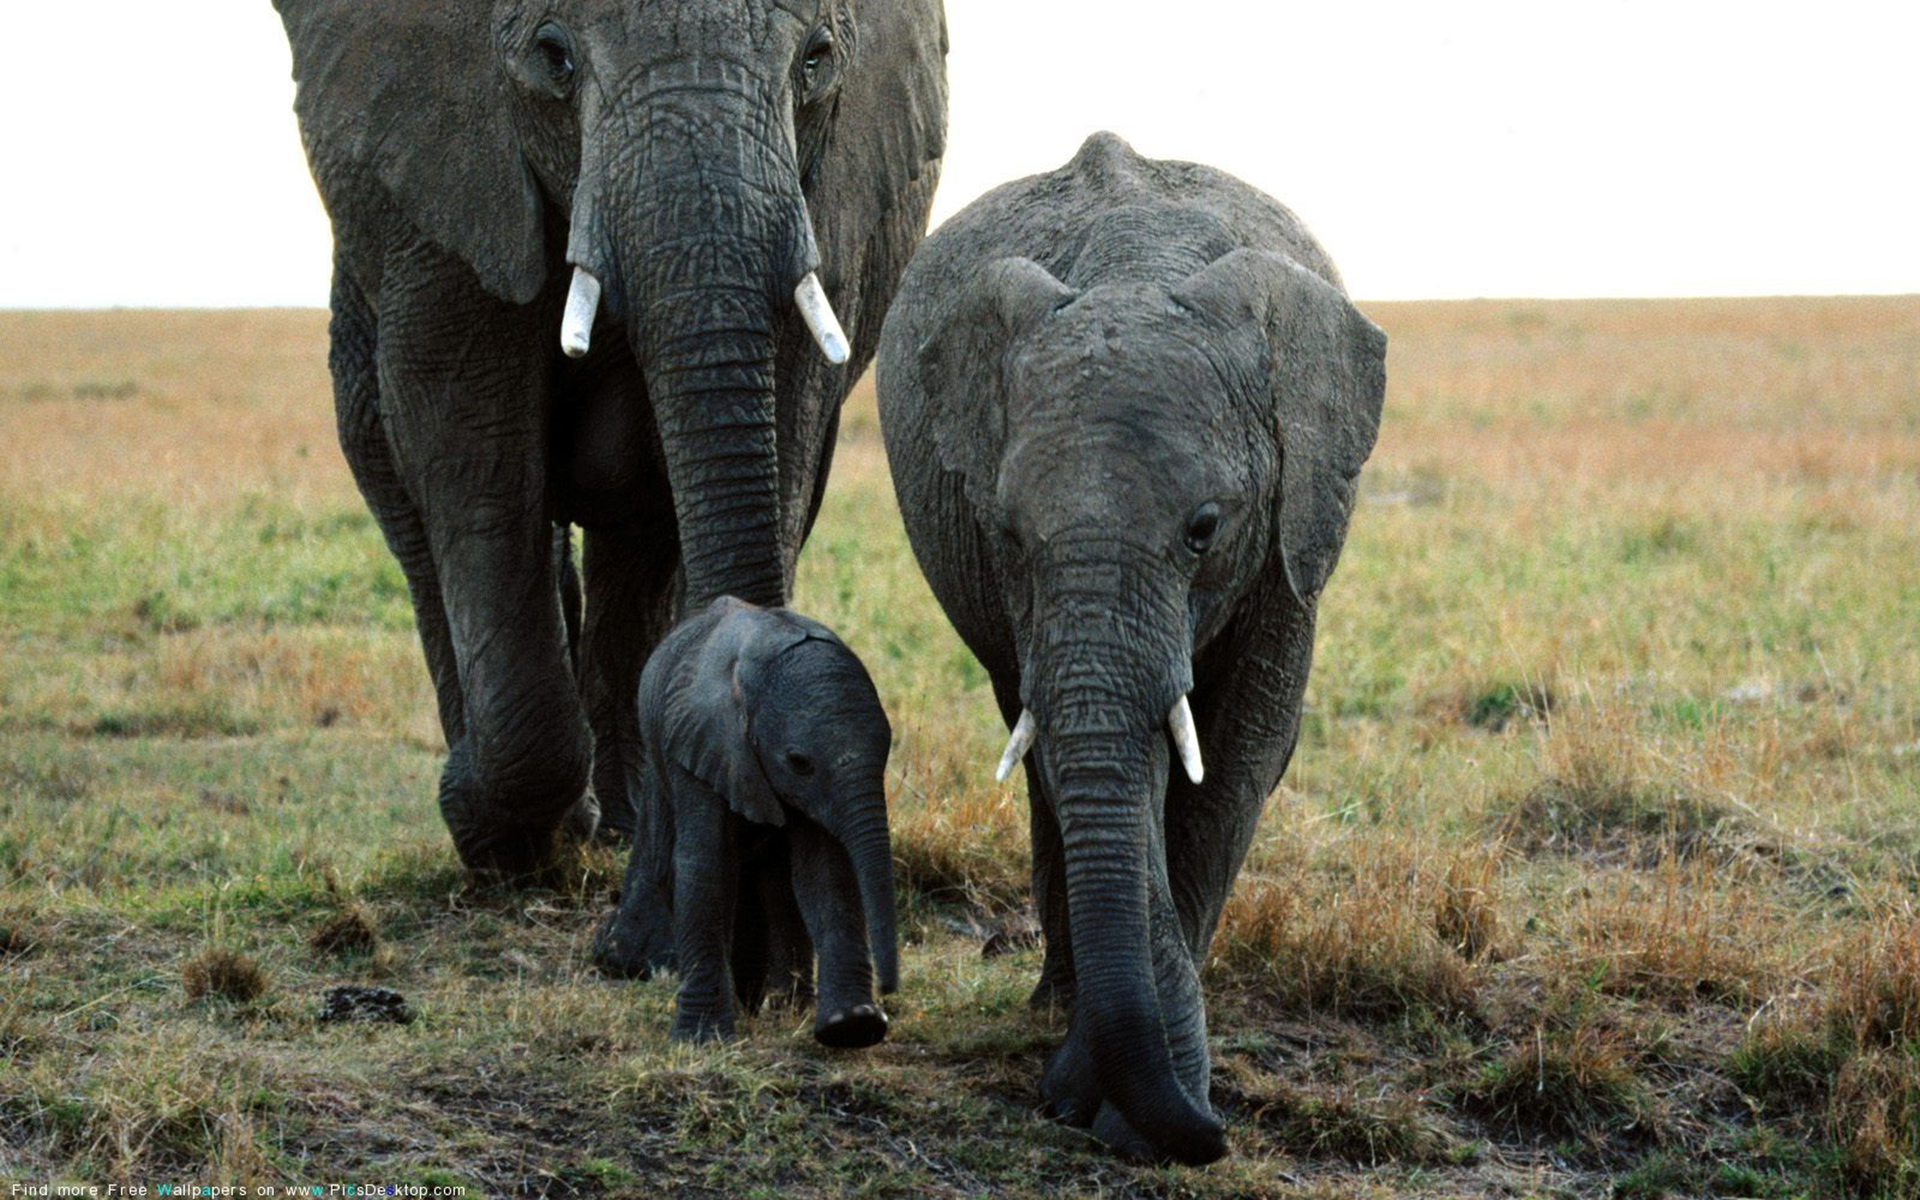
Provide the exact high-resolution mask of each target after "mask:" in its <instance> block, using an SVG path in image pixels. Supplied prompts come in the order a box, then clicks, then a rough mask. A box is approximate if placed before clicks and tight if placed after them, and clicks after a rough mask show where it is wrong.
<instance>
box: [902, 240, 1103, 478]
mask: <svg viewBox="0 0 1920 1200" xmlns="http://www.w3.org/2000/svg"><path fill="white" fill-rule="evenodd" d="M1076 294H1077V293H1075V292H1074V290H1073V289H1072V288H1070V287H1068V286H1067V285H1066V284H1064V283H1062V282H1060V281H1059V280H1058V279H1056V278H1054V277H1053V275H1052V274H1051V273H1050V272H1049V271H1048V270H1047V269H1046V268H1045V267H1043V266H1041V265H1040V264H1039V263H1037V262H1035V261H1034V260H1032V259H1030V258H1002V259H996V260H994V261H993V262H990V263H988V264H987V265H986V267H985V268H983V269H982V270H981V272H980V273H979V274H978V275H977V276H975V278H974V282H973V286H971V287H969V288H966V289H964V290H962V291H961V292H960V293H959V295H957V296H956V297H955V298H954V299H953V300H952V301H951V302H950V303H949V304H948V305H947V306H946V308H945V310H944V312H942V314H941V316H940V321H939V326H938V330H937V332H935V333H934V335H933V337H932V338H930V339H929V340H928V341H927V342H926V344H925V345H923V346H921V347H920V360H919V363H918V364H917V365H918V369H919V377H920V387H921V390H922V391H923V392H925V393H926V395H927V398H928V399H929V400H930V401H931V402H932V403H931V405H930V408H931V413H932V418H933V442H934V447H935V450H936V452H937V453H938V454H939V456H940V464H941V465H942V466H944V467H945V468H946V469H947V470H949V471H953V472H956V473H958V474H959V475H960V476H961V478H962V479H963V480H964V481H965V486H966V491H967V499H968V500H970V501H971V502H972V503H973V505H974V507H975V508H977V509H979V510H981V511H983V512H998V511H999V508H1000V502H999V498H998V496H997V494H996V493H997V487H998V482H999V477H1000V460H1001V458H1002V456H1003V455H1004V454H1005V453H1006V442H1007V405H1008V396H1007V380H1006V363H1007V350H1008V347H1009V345H1010V344H1011V343H1012V342H1014V341H1015V340H1016V339H1018V338H1019V337H1021V336H1022V335H1024V334H1025V333H1026V332H1027V331H1028V330H1030V329H1032V328H1033V327H1035V326H1037V325H1038V324H1039V323H1040V322H1042V321H1044V320H1046V319H1047V317H1048V316H1050V315H1052V314H1053V313H1054V312H1056V311H1058V310H1059V309H1061V308H1064V307H1065V306H1066V305H1068V304H1070V303H1072V301H1073V299H1074V297H1075V295H1076Z"/></svg>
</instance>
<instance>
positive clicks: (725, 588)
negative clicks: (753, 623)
mask: <svg viewBox="0 0 1920 1200" xmlns="http://www.w3.org/2000/svg"><path fill="white" fill-rule="evenodd" d="M790 121H791V117H790V116H789V115H788V113H787V108H786V106H785V104H784V103H782V102H777V98H775V97H773V96H771V95H768V94H765V87H764V85H763V84H761V83H759V82H757V81H755V80H752V79H750V78H748V77H747V76H745V75H744V74H743V73H742V72H740V71H739V70H738V69H736V68H730V67H727V66H725V65H723V64H718V63H711V64H701V65H693V66H688V65H678V66H673V67H670V68H661V69H659V70H656V71H654V72H652V73H650V74H648V75H647V76H645V77H644V78H642V79H641V80H639V81H637V82H636V83H635V84H634V85H633V87H632V88H631V89H630V90H629V92H628V94H627V95H626V96H625V97H622V98H620V99H616V100H612V101H610V102H608V103H607V104H606V105H605V106H604V107H602V108H601V110H600V114H599V120H598V122H597V127H596V128H597V131H596V133H594V134H592V135H590V140H589V142H588V144H587V147H586V151H585V153H584V154H583V158H582V165H581V183H580V186H579V189H578V190H577V192H576V195H575V200H574V214H573V233H572V238H571V242H570V245H569V250H568V256H569V258H570V259H571V261H572V262H573V263H574V264H575V266H576V267H577V268H580V269H581V270H579V271H577V272H576V275H575V281H576V286H575V289H574V292H573V295H572V297H571V300H570V302H569V306H568V318H567V321H566V323H565V326H564V327H563V331H562V337H563V341H564V340H567V339H576V338H581V335H582V330H583V329H590V328H591V317H590V316H589V317H587V318H585V321H584V324H583V321H582V318H581V316H580V313H581V312H584V311H590V310H591V309H592V308H593V307H595V306H594V305H591V304H589V303H588V302H589V301H590V300H592V292H593V290H594V289H595V287H596V286H597V285H604V286H605V288H606V291H607V294H608V297H609V298H610V300H609V306H610V307H612V308H613V309H614V310H615V311H616V313H617V315H619V316H620V317H621V318H623V319H624V322H625V325H626V332H627V337H628V340H629V342H630V344H631V345H632V347H633V350H634V354H635V356H636V358H637V359H638V360H639V362H640V364H641V366H642V369H643V371H644V373H645V377H646V382H647V391H648V395H649V397H650V399H651V401H652V404H653V409H654V415H655V419H656V421H657V423H658V426H659V430H660V437H661V443H662V448H663V450H664V452H665V457H666V466H667V474H668V478H669V481H670V483H671V485H672V488H673V497H674V511H675V515H676V517H677V519H678V523H679V535H680V547H681V557H682V561H683V563H684V565H685V571H686V581H685V582H686V593H685V601H686V606H687V607H686V611H692V610H693V609H694V608H696V607H697V606H699V605H702V604H705V603H706V602H707V601H709V600H711V599H713V598H714V597H716V596H721V595H734V596H738V597H740V598H742V599H744V600H749V601H751V602H753V603H756V604H764V605H773V604H780V603H782V602H783V601H784V600H785V598H786V594H787V587H788V572H789V570H790V567H791V564H789V563H788V562H787V561H786V555H785V552H784V550H783V548H782V544H781V543H782V539H781V528H782V525H781V512H780V504H781V500H780V478H779V448H778V443H777V433H776V427H775V411H774V387H775V383H776V380H775V361H776V357H777V353H776V352H777V349H778V344H777V343H778V335H779V332H780V330H781V328H782V326H783V325H784V323H785V321H786V319H787V316H788V314H789V313H790V312H791V311H792V309H793V307H794V305H795V303H796V300H795V296H796V289H797V288H799V287H800V286H801V285H802V284H803V282H804V281H805V280H806V279H808V278H809V277H810V276H811V275H812V273H813V272H814V271H815V270H816V269H817V267H818V266H819V263H818V252H817V250H816V249H815V243H814V238H813V231H812V229H811V228H810V227H809V224H808V217H807V211H806V201H805V198H804V197H803V195H802V193H801V190H800V178H799V170H798V166H797V164H796V161H795V155H794V148H793V135H792V132H791V130H790V128H789V127H788V126H789V124H790ZM812 290H817V285H816V288H815V289H812ZM819 298H820V299H824V297H823V296H821V297H819ZM824 313H825V315H824V317H823V316H822V307H821V306H816V308H815V312H814V319H813V323H814V324H820V323H822V322H823V321H828V320H830V319H831V309H830V308H824ZM837 330H838V324H837V322H832V329H830V330H827V331H826V333H823V335H822V339H823V341H828V340H830V338H828V337H827V334H833V335H836V336H840V340H841V342H842V343H844V335H838V334H837ZM582 348H583V347H582Z"/></svg>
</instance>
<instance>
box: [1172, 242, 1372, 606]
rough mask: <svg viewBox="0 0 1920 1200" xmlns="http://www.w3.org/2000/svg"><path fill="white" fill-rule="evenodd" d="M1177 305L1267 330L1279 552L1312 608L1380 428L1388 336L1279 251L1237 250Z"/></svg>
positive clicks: (1181, 292) (1200, 277)
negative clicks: (1277, 461)
mask: <svg viewBox="0 0 1920 1200" xmlns="http://www.w3.org/2000/svg"><path fill="white" fill-rule="evenodd" d="M1174 299H1175V300H1177V301H1179V302H1180V303H1181V304H1183V305H1185V306H1186V307H1188V308H1191V309H1193V310H1194V311H1196V312H1202V313H1208V314H1211V315H1213V316H1214V317H1215V318H1217V319H1220V320H1223V321H1227V322H1229V323H1236V322H1239V321H1251V322H1254V323H1255V324H1256V325H1257V326H1258V327H1259V328H1260V330H1261V331H1262V332H1263V333H1264V338H1265V343H1266V348H1267V388H1268V393H1269V395H1270V397H1271V400H1272V404H1273V411H1274V419H1275V421H1276V424H1277V427H1278V430H1279V435H1280V455H1281V465H1280V550H1281V554H1282V557H1283V558H1284V560H1285V563H1286V571H1287V585H1288V586H1289V587H1290V588H1292V589H1293V594H1294V596H1295V597H1296V598H1297V599H1298V600H1300V601H1301V603H1303V604H1304V603H1307V602H1309V601H1311V600H1312V599H1313V598H1314V597H1316V596H1318V595H1319V594H1320V589H1321V588H1322V587H1324V586H1325V585H1326V582H1327V577H1328V576H1329V575H1331V574H1333V567H1334V563H1335V562H1336V561H1337V560H1338V559H1339V557H1340V548H1341V546H1342V545H1343V544H1344V543H1345V541H1346V537H1347V520H1348V518H1349V517H1351V516H1352V515H1353V501H1354V491H1355V486H1356V483H1357V481H1358V480H1359V477H1360V468H1361V466H1362V464H1364V463H1365V462H1366V461H1367V455H1369V454H1371V453H1372V452H1373V443H1374V439H1375V437H1376V436H1378V434H1379V432H1380V408H1381V405H1382V403H1383V402H1384V401H1385V399H1386V390H1387V335H1386V334H1385V332H1383V331H1382V330H1381V329H1380V327H1379V326H1377V325H1375V324H1374V323H1373V322H1372V321H1369V320H1367V318H1366V317H1364V316H1362V315H1361V314H1360V311H1359V310H1358V309H1356V308H1354V307H1353V305H1352V304H1350V303H1348V302H1347V298H1346V296H1344V295H1343V294H1341V292H1340V289H1339V288H1337V287H1335V286H1333V285H1332V284H1331V283H1328V282H1327V281H1326V280H1325V279H1322V278H1321V277H1320V276H1318V275H1316V274H1314V273H1313V272H1312V271H1309V270H1307V269H1306V268H1305V267H1303V266H1301V265H1300V264H1299V263H1297V262H1295V261H1294V260H1293V259H1291V258H1289V257H1287V256H1286V255H1284V254H1278V253H1273V252H1270V251H1264V250H1236V251H1234V252H1233V253H1232V254H1229V255H1227V256H1226V257H1224V258H1222V259H1220V260H1218V261H1216V262H1215V263H1213V265H1211V266H1209V267H1207V268H1206V269H1205V270H1202V271H1201V272H1200V273H1198V274H1197V275H1195V276H1193V278H1191V279H1189V280H1188V281H1187V282H1186V283H1185V284H1183V285H1182V286H1181V287H1180V288H1179V289H1178V290H1177V291H1176V292H1175V293H1174Z"/></svg>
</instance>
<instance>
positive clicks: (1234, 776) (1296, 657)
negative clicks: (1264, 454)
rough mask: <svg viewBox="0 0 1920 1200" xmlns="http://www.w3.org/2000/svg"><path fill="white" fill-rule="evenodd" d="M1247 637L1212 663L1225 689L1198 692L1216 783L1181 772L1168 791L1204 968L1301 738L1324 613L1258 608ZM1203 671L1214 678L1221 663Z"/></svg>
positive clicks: (1179, 889) (1181, 879)
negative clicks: (1316, 632) (1317, 620)
mask: <svg viewBox="0 0 1920 1200" xmlns="http://www.w3.org/2000/svg"><path fill="white" fill-rule="evenodd" d="M1250 611H1253V612H1257V613H1258V614H1259V616H1258V618H1257V620H1256V621H1255V622H1252V627H1251V628H1250V629H1248V630H1247V631H1245V632H1244V633H1243V634H1241V635H1240V636H1235V635H1234V631H1233V630H1231V629H1229V630H1228V631H1227V635H1226V636H1224V637H1222V638H1221V639H1220V644H1219V646H1218V649H1217V650H1215V649H1210V650H1209V653H1208V655H1207V656H1206V657H1207V658H1208V659H1215V660H1217V661H1218V662H1219V663H1220V664H1221V665H1220V666H1219V667H1218V668H1216V670H1217V672H1218V675H1219V677H1220V682H1219V684H1218V685H1217V686H1210V687H1207V688H1205V689H1204V690H1202V691H1201V692H1199V693H1198V694H1196V695H1195V697H1194V701H1195V706H1194V707H1195V713H1194V715H1195V720H1196V723H1197V724H1198V726H1199V730H1200V744H1201V748H1202V750H1203V752H1204V753H1205V755H1206V764H1207V778H1206V782H1205V783H1203V784H1199V785H1196V784H1193V783H1191V782H1189V781H1188V780H1187V778H1186V777H1185V776H1184V775H1182V774H1181V773H1179V772H1177V771H1176V772H1174V777H1173V779H1172V780H1171V782H1170V784H1169V786H1168V790H1167V874H1168V877H1169V882H1170V884H1171V886H1172V890H1173V900H1174V905H1175V907H1176V908H1177V909H1178V910H1179V913H1180V925H1181V929H1182V931H1183V932H1184V933H1185V935H1186V939H1187V945H1188V948H1189V950H1190V952H1191V953H1192V955H1193V960H1194V962H1195V963H1204V962H1205V961H1206V956H1207V950H1208V947H1209V946H1211V945H1212V942H1213V935H1214V932H1215V930H1216V929H1217V928H1218V927H1219V924H1220V914H1221V912H1222V911H1223V910H1224V909H1225V908H1226V903H1227V897H1228V896H1229V895H1231V894H1232V892H1233V882H1234V879H1235V878H1236V877H1237V876H1238V875H1239V874H1240V867H1241V864H1242V863H1244V862H1245V861H1246V857H1247V851H1248V849H1249V848H1250V847H1251V846H1252V844H1253V837H1254V833H1255V832H1256V830H1257V829H1258V828H1259V824H1260V814H1261V811H1262V809H1263V808H1264V807H1265V805H1266V800H1267V797H1268V796H1269V795H1270V794H1272V792H1273V789H1274V788H1275V787H1277V786H1278V785H1279V783H1280V777H1281V775H1282V774H1284V773H1285V771H1286V769H1287V763H1288V761H1289V760H1290V759H1291V758H1292V756H1293V748H1294V744H1295V742H1296V741H1297V739H1298V737H1299V734H1300V704H1301V701H1302V698H1303V697H1304V695H1305V693H1306V687H1307V673H1308V670H1309V669H1310V667H1311V666H1312V663H1313V625H1314V614H1313V612H1312V611H1311V610H1309V609H1304V608H1302V607H1300V606H1299V605H1298V604H1296V603H1294V602H1293V599H1292V596H1291V595H1290V594H1289V595H1287V596H1285V597H1283V598H1280V599H1277V600H1274V601H1272V602H1271V603H1266V604H1261V605H1258V606H1253V607H1252V608H1251V610H1250ZM1198 666H1199V670H1198V671H1197V672H1196V674H1198V675H1200V676H1201V677H1202V678H1209V677H1212V676H1213V675H1214V674H1215V671H1210V670H1208V668H1209V667H1211V666H1213V663H1211V662H1203V663H1201V664H1198Z"/></svg>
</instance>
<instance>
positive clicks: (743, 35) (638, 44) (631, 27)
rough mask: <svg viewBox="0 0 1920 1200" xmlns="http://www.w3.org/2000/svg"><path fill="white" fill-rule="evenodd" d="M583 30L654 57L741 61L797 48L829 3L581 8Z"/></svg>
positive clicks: (654, 1)
mask: <svg viewBox="0 0 1920 1200" xmlns="http://www.w3.org/2000/svg"><path fill="white" fill-rule="evenodd" d="M580 7H581V9H582V13H581V16H580V18H579V20H580V22H581V24H582V25H583V26H584V27H585V29H586V30H587V31H589V32H590V33H591V34H593V35H597V36H598V37H600V38H604V39H606V40H608V41H609V42H617V43H625V44H627V45H630V46H632V47H633V48H634V49H635V50H636V51H638V52H640V53H642V54H645V55H647V56H649V57H660V58H684V57H685V56H686V55H687V54H689V53H690V52H699V51H703V50H704V51H717V52H720V53H722V54H725V53H727V52H732V53H734V54H736V55H740V56H748V55H751V54H752V53H753V52H755V51H761V50H765V49H768V48H769V47H772V46H775V45H779V44H783V43H787V42H791V41H792V40H793V39H794V38H796V37H797V36H798V35H799V34H800V33H801V32H804V31H805V30H808V29H811V28H812V27H813V25H814V23H815V22H817V21H818V20H819V19H820V16H821V14H822V12H823V11H824V9H825V3H824V0H698V2H697V3H688V0H641V2H640V3H631V2H629V3H625V4H609V3H607V2H606V0H590V2H588V3H583V4H582V5H581V6H580Z"/></svg>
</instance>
